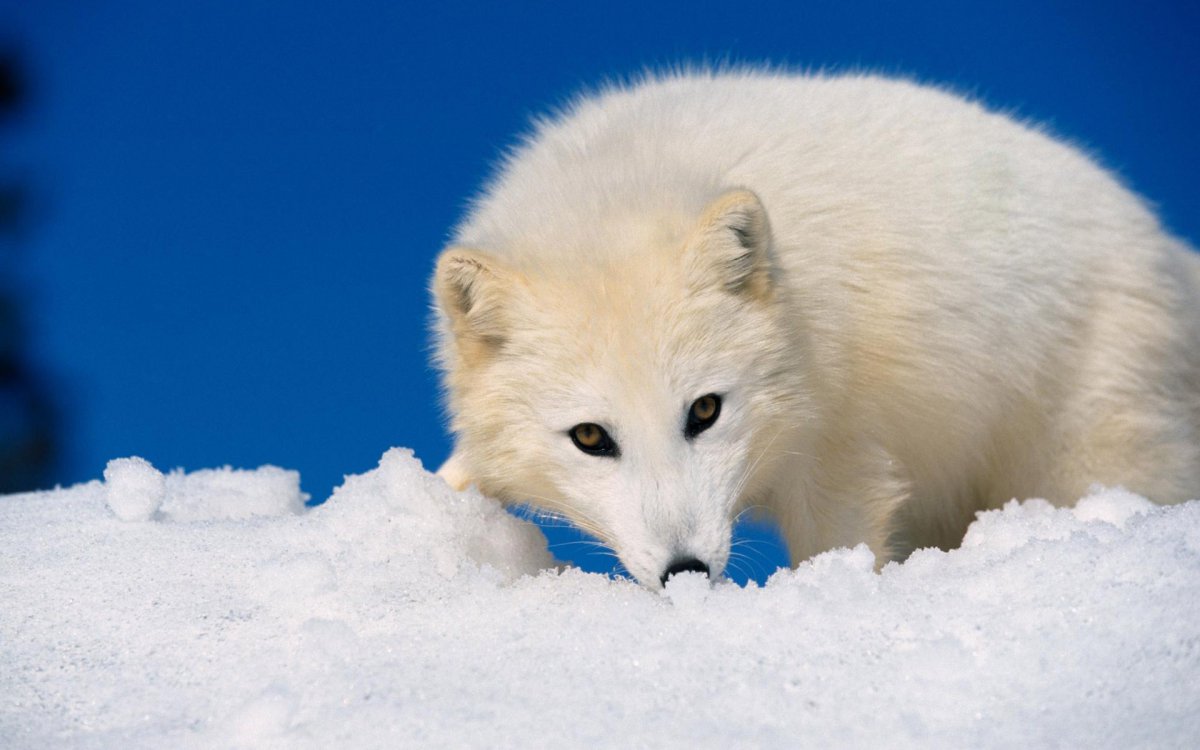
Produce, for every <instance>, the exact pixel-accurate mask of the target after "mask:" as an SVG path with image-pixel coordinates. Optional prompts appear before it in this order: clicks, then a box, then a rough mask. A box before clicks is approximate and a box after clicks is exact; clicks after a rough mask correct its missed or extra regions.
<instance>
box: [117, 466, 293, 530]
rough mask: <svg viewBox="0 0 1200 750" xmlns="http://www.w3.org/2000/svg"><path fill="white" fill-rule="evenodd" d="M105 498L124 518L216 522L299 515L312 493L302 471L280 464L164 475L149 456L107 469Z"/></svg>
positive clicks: (177, 471)
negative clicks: (307, 490) (305, 490)
mask: <svg viewBox="0 0 1200 750" xmlns="http://www.w3.org/2000/svg"><path fill="white" fill-rule="evenodd" d="M104 489H105V498H106V499H107V502H108V507H109V509H111V510H112V512H113V514H114V515H116V517H117V518H120V519H121V520H122V521H150V520H152V519H153V520H161V521H212V520H218V519H240V518H253V517H254V516H280V515H294V514H296V513H300V512H302V511H303V510H304V504H305V503H306V502H307V501H308V495H306V494H305V493H303V492H301V491H300V474H299V473H298V472H295V471H285V470H284V469H280V468H278V467H276V466H263V467H261V468H259V469H257V470H255V471H243V470H240V469H232V468H230V467H228V466H226V467H225V468H223V469H204V470H201V471H196V472H192V473H191V474H185V473H184V472H183V471H181V470H178V469H176V470H175V471H173V472H171V473H170V474H168V475H166V476H164V475H163V474H162V473H160V472H159V471H158V470H157V469H155V468H154V467H153V466H152V465H151V464H150V462H149V461H147V460H145V459H144V458H138V457H137V456H134V457H132V458H116V459H113V460H112V461H109V462H108V466H107V467H105V469H104Z"/></svg>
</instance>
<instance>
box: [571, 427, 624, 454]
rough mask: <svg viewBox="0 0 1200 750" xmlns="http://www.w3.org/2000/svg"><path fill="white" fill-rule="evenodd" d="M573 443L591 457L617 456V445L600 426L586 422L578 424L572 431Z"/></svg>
mask: <svg viewBox="0 0 1200 750" xmlns="http://www.w3.org/2000/svg"><path fill="white" fill-rule="evenodd" d="M570 435H571V442H573V443H575V447H576V448H578V449H579V450H581V451H583V452H584V453H587V454H588V455H590V456H613V457H615V456H616V455H617V444H616V443H614V442H613V440H612V438H610V437H609V436H608V433H607V432H605V431H604V428H603V427H601V426H600V425H598V424H593V423H591V422H584V423H583V424H577V425H575V426H574V427H572V428H571V431H570Z"/></svg>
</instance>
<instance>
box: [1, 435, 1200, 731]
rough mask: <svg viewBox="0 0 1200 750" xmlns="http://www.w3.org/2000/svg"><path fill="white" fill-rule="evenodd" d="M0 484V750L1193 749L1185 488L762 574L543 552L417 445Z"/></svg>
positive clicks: (1198, 537)
mask: <svg viewBox="0 0 1200 750" xmlns="http://www.w3.org/2000/svg"><path fill="white" fill-rule="evenodd" d="M105 480H106V481H105V482H103V483H101V482H92V483H90V484H86V485H81V486H77V487H73V488H70V489H64V490H58V491H54V492H45V493H35V494H29V495H17V496H11V497H6V498H2V499H0V602H2V605H0V746H3V747H5V748H34V747H47V746H75V747H122V748H124V747H177V746H183V747H189V746H191V747H196V746H204V747H211V746H221V747H381V748H382V747H397V746H412V745H413V744H417V743H420V744H428V745H453V746H486V747H518V746H519V747H551V746H552V747H564V746H567V747H570V746H575V747H579V746H585V747H592V746H598V747H628V746H631V745H639V746H675V747H693V746H696V747H730V746H743V747H744V746H766V747H799V746H811V747H827V746H830V745H836V746H900V747H905V746H908V747H926V746H970V747H1014V746H1051V745H1053V746H1076V747H1128V746H1148V745H1152V746H1156V747H1170V746H1178V747H1188V746H1194V743H1195V741H1196V737H1198V736H1200V503H1198V502H1193V503H1189V504H1187V505H1183V506H1177V507H1173V508H1159V507H1155V506H1153V505H1150V504H1149V503H1147V502H1146V501H1145V500H1143V499H1141V498H1138V497H1136V496H1132V495H1129V494H1128V493H1124V492H1121V491H1098V492H1097V493H1096V494H1094V495H1092V496H1091V497H1088V498H1085V499H1084V500H1083V501H1081V503H1080V504H1079V506H1078V507H1077V508H1075V509H1073V510H1060V509H1054V508H1052V507H1050V506H1049V505H1047V504H1045V503H1042V502H1038V501H1031V502H1026V503H1024V504H1016V503H1012V504H1010V505H1009V506H1008V507H1006V508H1005V509H1004V510H1003V511H998V512H993V513H986V514H983V515H982V516H981V518H980V519H979V521H977V522H976V523H975V525H973V526H972V527H971V530H970V532H969V534H968V535H967V538H966V540H965V542H964V544H963V547H962V548H961V549H959V550H956V551H954V552H950V553H944V552H939V551H930V550H926V551H920V552H917V553H916V554H914V555H913V556H912V557H911V558H910V559H909V561H908V562H906V563H905V564H904V565H890V566H888V567H887V568H885V569H884V571H883V572H882V574H875V573H873V572H872V559H871V555H870V553H869V552H868V551H867V550H866V549H865V548H859V549H854V550H838V551H834V552H830V553H827V554H824V555H821V556H819V557H817V558H815V559H814V560H813V561H811V562H810V563H807V564H805V565H802V566H801V567H800V568H799V569H798V570H795V571H782V572H780V573H777V574H776V575H775V576H773V577H772V578H771V579H770V581H769V582H768V583H767V585H766V586H765V587H762V588H758V587H754V586H751V587H749V588H746V589H740V588H738V587H737V586H735V585H733V584H728V583H725V584H718V585H716V586H712V587H710V586H709V585H708V584H707V582H706V581H705V580H704V579H702V578H700V577H698V576H695V575H692V574H688V575H684V576H681V577H677V578H676V579H673V581H672V583H671V584H670V586H669V587H668V589H667V591H666V592H665V594H662V595H660V594H655V593H651V592H649V591H645V590H643V589H641V588H639V587H637V586H635V585H634V584H632V583H630V582H627V581H623V580H610V579H607V578H605V577H603V576H599V575H594V574H587V573H583V572H580V571H578V570H574V569H567V570H561V571H559V570H555V569H553V567H552V565H553V561H552V560H551V558H550V557H549V555H548V554H547V552H546V548H545V541H544V539H543V538H542V536H541V534H540V532H539V531H538V530H537V529H536V528H535V527H533V526H531V525H529V524H527V523H525V522H523V521H520V520H518V519H515V518H513V517H511V516H510V515H508V514H506V513H504V512H503V511H502V510H501V509H500V508H499V507H498V506H497V505H496V504H494V503H492V502H491V501H489V500H486V499H484V498H481V497H480V496H479V495H477V494H474V493H463V494H458V493H454V492H452V491H450V490H449V489H448V488H446V486H445V485H444V484H442V483H441V481H440V480H438V479H436V478H435V477H433V476H431V475H429V474H427V473H425V472H424V471H422V469H421V468H420V464H419V463H417V462H416V460H414V459H413V458H412V456H411V454H410V453H409V452H407V451H401V450H393V451H390V452H388V453H387V454H386V455H384V457H383V459H382V461H381V462H380V466H379V468H378V469H376V470H374V471H372V472H369V473H367V474H364V475H362V476H356V477H350V478H348V479H347V481H346V483H345V484H344V485H343V486H342V487H340V488H339V489H338V490H337V491H336V492H335V493H334V495H333V497H332V498H331V499H330V500H329V502H327V503H325V504H324V505H322V506H320V507H317V508H314V509H311V510H308V511H305V510H304V508H303V500H304V497H303V495H302V494H301V493H300V491H299V484H298V477H296V475H295V474H294V473H292V472H284V471H282V470H279V469H273V468H264V469H259V470H257V471H250V472H238V471H232V470H228V469H226V470H220V471H215V472H196V473H193V474H182V473H173V474H169V475H165V476H164V475H162V474H160V473H159V472H157V471H156V470H155V469H154V468H153V467H151V466H150V465H149V464H147V463H145V462H144V461H139V460H136V459H127V460H119V461H115V462H113V463H111V464H110V465H109V468H108V469H107V470H106V471H105Z"/></svg>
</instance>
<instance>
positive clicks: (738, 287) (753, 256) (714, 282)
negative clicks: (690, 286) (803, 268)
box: [687, 189, 775, 298]
mask: <svg viewBox="0 0 1200 750" xmlns="http://www.w3.org/2000/svg"><path fill="white" fill-rule="evenodd" d="M771 253H772V249H771V225H770V223H769V222H768V221H767V210H766V209H765V208H763V204H762V202H761V201H760V200H759V199H758V196H757V195H755V194H754V193H752V192H751V191H749V190H744V189H738V190H731V191H729V192H727V193H725V194H723V195H721V196H720V197H719V198H717V199H716V200H714V201H713V202H712V203H710V204H709V205H708V207H707V208H705V209H704V213H703V214H702V215H701V217H700V221H699V223H698V224H697V225H696V229H695V231H694V232H693V233H692V236H691V238H690V239H689V240H688V247H687V256H688V258H687V263H688V265H689V266H690V268H689V273H690V274H691V275H692V278H693V279H694V280H695V282H696V283H697V284H698V285H699V286H704V287H711V286H720V287H721V288H723V289H725V291H727V292H729V293H731V294H741V295H748V296H751V297H758V298H765V297H767V296H769V295H770V293H771V291H772V289H773V288H774V279H773V276H774V273H775V271H774V263H773V262H772V258H771Z"/></svg>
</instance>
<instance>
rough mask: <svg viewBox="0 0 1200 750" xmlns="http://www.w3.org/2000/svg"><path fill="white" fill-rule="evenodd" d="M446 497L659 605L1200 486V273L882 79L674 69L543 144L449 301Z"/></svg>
mask: <svg viewBox="0 0 1200 750" xmlns="http://www.w3.org/2000/svg"><path fill="white" fill-rule="evenodd" d="M433 292H434V298H435V303H436V309H437V319H436V326H437V334H438V359H439V363H440V366H441V368H442V370H443V373H444V381H445V389H446V394H447V400H448V407H449V412H450V414H451V417H452V429H453V432H454V434H455V436H456V446H455V450H454V453H453V455H452V457H451V458H450V460H449V461H448V462H447V463H446V464H445V465H444V466H443V467H442V469H441V471H440V473H441V475H442V476H443V477H445V478H446V480H447V481H448V482H449V483H450V484H452V485H453V486H455V487H459V488H461V487H465V486H466V485H468V484H476V485H478V487H479V488H480V490H482V491H483V492H485V493H488V494H490V495H492V496H495V497H497V498H499V499H501V500H504V501H507V502H518V503H524V502H530V503H533V504H535V505H537V506H541V507H542V508H544V509H546V510H549V511H552V512H557V513H561V514H564V515H566V516H567V517H568V518H570V519H571V520H573V521H574V522H575V523H576V524H578V525H579V526H580V527H582V528H583V529H586V530H588V531H590V532H592V533H593V534H595V535H596V536H597V537H599V538H600V539H601V540H603V541H604V542H606V543H607V544H608V545H610V546H611V547H612V549H613V550H614V551H615V552H616V554H617V556H618V557H619V558H620V560H621V562H622V563H623V564H624V566H625V568H626V569H627V570H628V571H629V572H630V573H631V574H632V575H633V576H635V577H636V578H637V580H638V581H639V582H641V583H642V584H644V585H646V586H648V587H651V588H658V587H659V586H661V585H663V584H664V583H665V581H666V579H667V577H668V576H669V575H671V574H673V573H676V572H679V571H682V570H695V571H701V572H705V573H709V574H711V575H714V576H715V575H717V574H719V573H721V572H722V570H723V569H724V567H725V564H726V562H727V561H728V559H729V552H730V533H731V525H732V523H733V521H734V519H735V517H736V516H737V515H738V513H739V512H740V511H741V510H743V509H745V508H756V509H763V510H766V511H768V512H769V513H770V514H772V515H773V516H774V517H775V518H776V519H777V520H778V521H779V523H780V526H781V529H782V532H783V535H784V537H785V539H786V540H787V542H788V545H789V547H790V552H791V556H792V560H793V564H795V563H796V562H799V561H802V560H804V559H806V558H808V557H810V556H812V555H814V554H816V553H818V552H821V551H823V550H826V549H830V548H834V547H839V546H846V545H855V544H858V543H863V542H865V543H866V544H867V545H869V547H870V548H871V550H872V551H873V552H874V553H875V555H876V559H877V561H878V563H879V564H880V565H882V564H884V563H885V562H886V561H889V560H899V559H903V558H904V557H905V555H907V554H908V553H909V552H910V551H911V550H913V549H915V548H919V547H925V546H939V547H943V548H949V547H953V546H955V545H957V544H958V543H959V542H961V540H962V535H963V532H964V530H965V529H966V527H967V525H968V524H969V523H970V521H971V520H972V518H973V515H974V513H975V512H976V511H979V510H981V509H986V508H994V507H997V506H999V505H1001V504H1003V503H1004V502H1006V501H1007V500H1009V499H1011V498H1029V497H1042V498H1047V499H1049V500H1050V501H1052V502H1055V503H1070V502H1074V501H1075V500H1076V499H1078V498H1079V497H1080V496H1081V495H1083V494H1084V493H1085V492H1086V491H1087V490H1088V488H1089V485H1091V484H1092V483H1103V484H1107V485H1122V486H1124V487H1126V488H1128V489H1130V490H1133V491H1136V492H1139V493H1142V494H1144V495H1146V496H1148V497H1150V498H1152V499H1154V500H1156V501H1157V502H1161V503H1174V502H1181V501H1184V500H1187V499H1189V498H1192V497H1196V496H1200V259H1198V257H1197V256H1196V254H1195V253H1194V252H1193V251H1192V250H1191V249H1190V248H1189V247H1187V246H1186V245H1184V244H1183V243H1182V242H1181V241H1179V240H1176V239H1174V238H1173V237H1171V236H1170V235H1169V234H1167V233H1166V232H1165V231H1164V230H1163V228H1162V227H1161V226H1160V225H1159V223H1158V222H1157V221H1156V219H1155V217H1154V216H1153V215H1152V213H1151V212H1150V211H1149V210H1148V209H1147V207H1146V206H1145V205H1144V204H1143V203H1142V201H1141V200H1139V199H1138V198H1137V197H1136V196H1135V195H1133V194H1132V193H1130V191H1129V190H1127V189H1126V188H1124V187H1123V186H1122V185H1121V184H1120V183H1119V181H1118V180H1117V179H1115V178H1114V177H1113V176H1112V175H1111V174H1109V173H1107V172H1106V171H1105V170H1104V169H1102V168H1100V167H1098V166H1097V165H1096V164H1095V163H1094V162H1093V161H1091V160H1090V159H1089V158H1088V157H1087V156H1085V155H1084V154H1082V153H1080V152H1079V151H1078V150H1076V149H1075V148H1072V147H1070V146H1069V145H1067V144H1064V143H1063V142H1061V141H1059V140H1055V139H1054V138H1052V137H1050V136H1048V135H1046V134H1045V133H1044V132H1042V131H1040V130H1039V129H1037V128H1036V127H1030V126H1028V125H1026V124H1022V123H1019V122H1015V121H1014V120H1012V119H1010V118H1009V117H1006V116H1004V115H1002V114H997V113H995V112H990V111H988V110H987V109H985V108H984V107H982V106H980V105H979V104H978V103H973V102H971V101H966V100H964V99H962V98H959V97H957V96H954V95H952V94H949V93H947V92H945V91H942V90H938V89H936V88H930V87H926V86H921V85H917V84H914V83H911V82H907V81H903V80H890V79H886V78H880V77H875V76H870V75H852V76H800V75H784V74H769V73H759V72H730V73H681V74H675V75H667V76H663V77H652V78H649V79H647V80H644V81H642V82H640V83H638V84H636V85H632V86H629V87H612V88H609V89H607V90H604V91H602V92H600V93H598V94H596V95H594V96H589V97H584V98H581V99H579V100H578V101H576V102H575V103H574V104H572V105H571V106H570V107H568V108H567V110H566V111H565V112H563V113H561V114H560V115H558V116H556V117H553V118H550V119H546V120H543V121H541V122H539V123H538V124H537V126H536V128H535V130H534V132H533V133H532V135H531V136H529V138H528V139H527V140H526V141H525V142H524V143H523V145H521V146H520V147H519V148H517V149H515V151H513V153H512V154H511V155H510V156H509V157H508V158H507V160H506V161H505V162H504V163H503V165H502V166H501V168H500V169H499V171H498V173H497V174H496V175H495V177H494V178H493V180H492V181H491V183H490V184H489V186H488V187H487V188H486V189H485V190H484V191H483V194H482V195H481V196H480V197H479V198H478V199H477V200H476V201H475V203H474V206H473V208H472V209H471V210H470V212H469V214H468V216H467V217H466V219H465V220H464V221H463V222H462V224H461V225H460V226H459V227H458V228H457V231H456V232H455V235H454V239H453V242H452V244H451V246H450V247H449V248H447V249H446V250H445V251H444V252H443V253H442V255H441V257H440V258H439V259H438V263H437V270H436V272H435V275H434V279H433Z"/></svg>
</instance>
